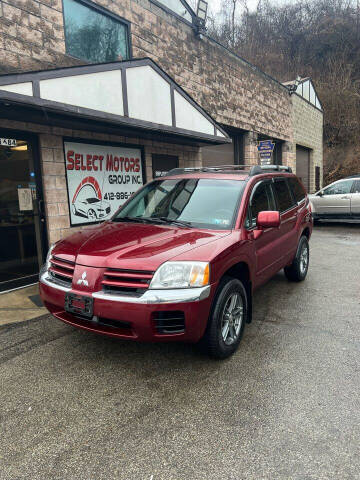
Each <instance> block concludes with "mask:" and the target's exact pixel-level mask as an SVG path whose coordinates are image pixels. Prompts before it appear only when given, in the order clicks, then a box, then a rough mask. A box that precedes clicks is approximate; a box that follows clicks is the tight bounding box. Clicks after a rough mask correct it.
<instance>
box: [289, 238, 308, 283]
mask: <svg viewBox="0 0 360 480" xmlns="http://www.w3.org/2000/svg"><path fill="white" fill-rule="evenodd" d="M308 268H309V242H308V239H307V238H306V237H305V236H302V237H301V238H300V241H299V245H298V248H297V251H296V255H295V258H294V260H293V262H292V264H291V265H289V266H288V267H285V268H284V272H285V275H286V278H287V279H288V280H290V281H292V282H301V281H302V280H304V279H305V277H306V274H307V272H308Z"/></svg>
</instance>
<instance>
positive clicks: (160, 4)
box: [149, 0, 196, 28]
mask: <svg viewBox="0 0 360 480" xmlns="http://www.w3.org/2000/svg"><path fill="white" fill-rule="evenodd" d="M149 2H150V3H153V4H154V5H155V6H156V7H158V8H161V9H162V10H164V11H165V12H166V13H168V14H170V15H174V17H176V18H177V19H178V20H181V21H182V22H184V23H186V25H189V26H190V27H192V28H194V27H195V22H194V20H195V18H196V15H195V13H194V12H193V10H192V8H191V7H190V5H187V4H186V2H184V1H183V0H179V2H181V3H182V4H183V5H184V8H186V10H187V11H188V12H189V14H190V15H191V18H192V22H189V20H186V18H184V17H182V16H181V15H179V14H178V13H176V12H175V11H174V10H171V8H169V7H167V6H166V5H164V4H163V3H160V2H158V1H157V0H149ZM189 8H190V10H189Z"/></svg>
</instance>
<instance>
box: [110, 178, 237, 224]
mask: <svg viewBox="0 0 360 480" xmlns="http://www.w3.org/2000/svg"><path fill="white" fill-rule="evenodd" d="M244 184H245V182H244V181H242V180H219V179H193V178H189V179H184V178H181V179H174V180H157V181H154V182H151V183H149V184H148V185H146V186H145V187H144V188H143V189H142V190H140V191H139V192H138V193H137V194H136V195H135V196H134V197H133V198H132V199H131V200H130V201H129V203H128V204H127V205H125V206H124V207H123V208H122V209H121V210H120V211H119V212H117V213H116V214H115V216H114V217H113V219H112V220H113V221H115V222H119V221H134V222H135V221H144V222H152V223H157V222H158V223H169V224H171V223H173V224H178V225H181V224H182V225H184V226H190V227H197V228H209V229H217V230H226V229H230V228H232V227H233V224H234V219H235V216H236V212H237V205H238V202H239V199H240V196H241V194H242V192H243V188H244Z"/></svg>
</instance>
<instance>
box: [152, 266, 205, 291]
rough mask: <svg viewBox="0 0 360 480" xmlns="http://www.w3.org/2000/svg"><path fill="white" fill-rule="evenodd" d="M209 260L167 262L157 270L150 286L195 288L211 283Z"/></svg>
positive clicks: (156, 287)
mask: <svg viewBox="0 0 360 480" xmlns="http://www.w3.org/2000/svg"><path fill="white" fill-rule="evenodd" d="M209 279H210V268H209V264H208V263H207V262H165V263H163V264H162V265H160V267H159V268H158V269H157V270H156V272H155V275H154V276H153V279H152V280H151V283H150V286H149V288H151V289H160V288H193V287H203V286H205V285H208V284H209Z"/></svg>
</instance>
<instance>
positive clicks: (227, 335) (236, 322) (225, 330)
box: [221, 293, 244, 345]
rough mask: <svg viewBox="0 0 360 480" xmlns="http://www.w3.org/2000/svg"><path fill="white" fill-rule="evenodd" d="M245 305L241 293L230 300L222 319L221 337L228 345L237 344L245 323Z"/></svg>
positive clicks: (232, 296) (232, 295) (231, 296)
mask: <svg viewBox="0 0 360 480" xmlns="http://www.w3.org/2000/svg"><path fill="white" fill-rule="evenodd" d="M243 316H244V303H243V299H242V296H241V295H240V293H233V294H231V295H230V297H229V298H228V300H227V302H226V304H225V307H224V310H223V314H222V319H221V335H222V338H223V340H224V343H225V344H226V345H231V344H233V343H234V342H236V340H237V338H238V336H239V333H240V330H241V325H242V322H243Z"/></svg>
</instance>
